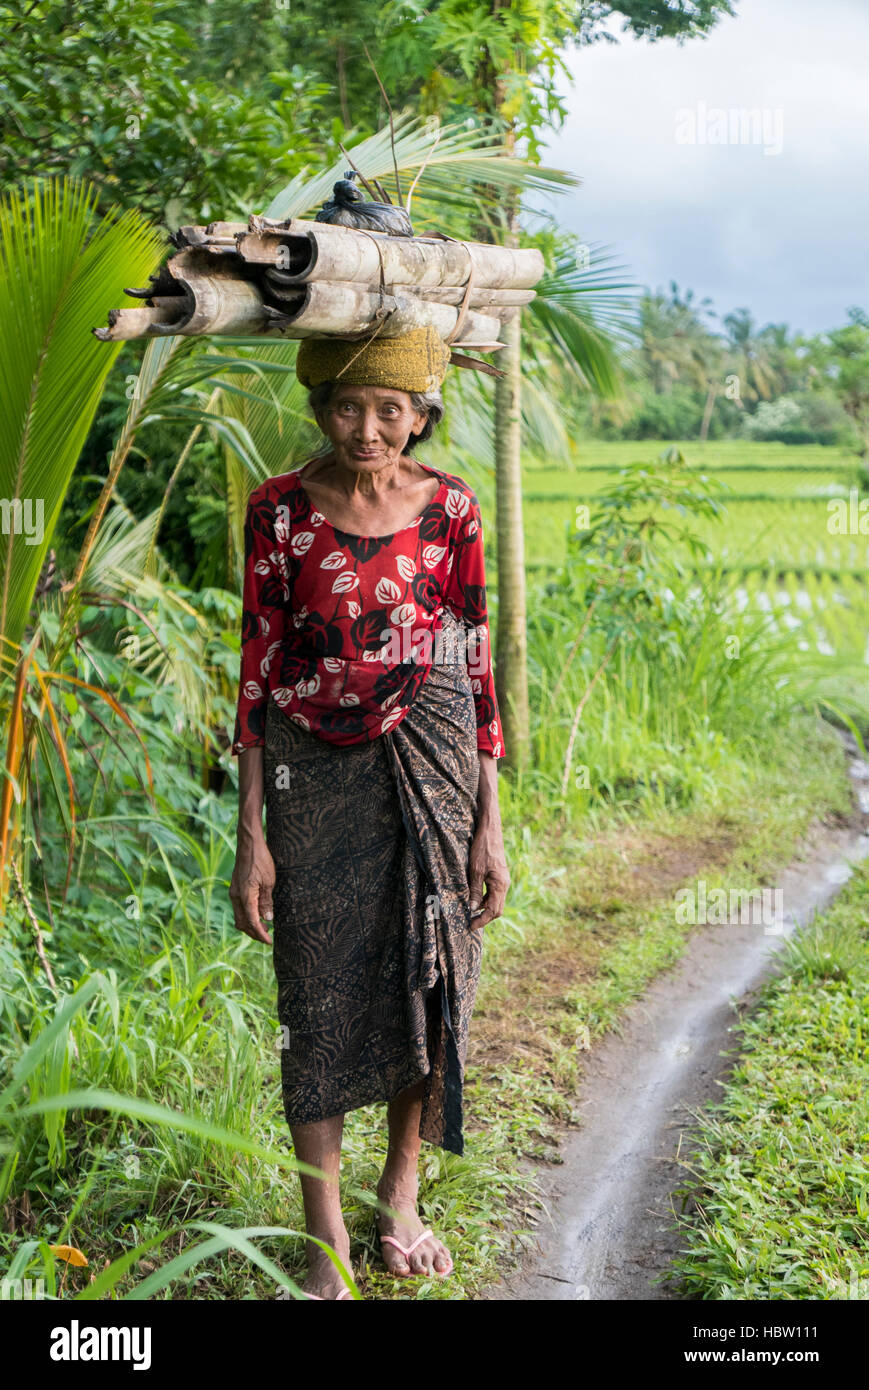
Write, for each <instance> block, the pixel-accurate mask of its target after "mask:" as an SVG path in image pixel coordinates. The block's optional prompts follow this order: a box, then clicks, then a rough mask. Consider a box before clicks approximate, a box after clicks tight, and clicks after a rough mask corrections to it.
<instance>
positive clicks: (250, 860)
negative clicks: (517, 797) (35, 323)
mask: <svg viewBox="0 0 869 1390" xmlns="http://www.w3.org/2000/svg"><path fill="white" fill-rule="evenodd" d="M448 359H449V349H448V348H446V347H445V345H444V344H443V343H442V342H441V340H440V339H439V338H438V336H437V335H436V334H435V333H434V332H433V331H431V330H428V329H419V330H416V331H414V332H413V333H410V334H408V335H406V336H405V337H403V338H400V339H384V340H380V339H374V340H372V341H370V342H369V343H367V344H366V345H365V346H364V347H363V348H361V349H360V347H359V344H358V343H349V342H344V341H338V340H335V339H321V340H313V339H311V340H306V341H305V342H303V343H302V345H301V347H300V350H299V354H298V363H297V372H298V375H299V379H300V381H301V382H302V384H303V385H305V386H307V387H309V388H310V390H311V404H312V408H313V410H314V413H315V416H316V419H317V422H318V424H319V425H320V428H321V429H322V431H323V433H324V435H325V436H326V438H327V439H328V443H329V447H328V451H327V452H324V453H321V454H319V455H317V456H316V457H315V458H313V459H311V460H310V461H309V462H308V463H306V464H305V465H304V466H303V467H302V468H299V469H298V470H296V471H294V472H288V473H284V474H281V475H280V476H279V477H276V478H269V479H268V480H267V481H266V482H265V483H262V484H260V485H259V486H258V487H257V488H255V489H254V491H253V492H252V493H251V496H250V501H249V504H248V510H247V517H246V522H245V578H244V601H243V628H242V658H241V679H240V690H239V701H238V717H237V722H236V729H235V737H234V741H233V745H232V751H233V753H235V754H238V758H239V797H240V813H239V827H238V853H237V858H236V864H235V869H234V873H233V877H232V884H231V887H230V896H231V898H232V902H233V909H234V912H235V921H236V926H237V927H238V928H239V930H240V931H243V932H246V933H247V934H248V935H249V936H251V937H253V938H254V940H256V941H262V942H264V943H265V944H266V945H272V944H273V951H274V967H275V974H276V976H277V985H278V1018H279V1021H280V1024H281V1028H282V1052H281V1080H282V1091H283V1102H284V1110H285V1114H286V1118H287V1122H288V1124H289V1126H290V1131H291V1134H292V1139H293V1145H294V1148H295V1153H296V1156H297V1158H298V1159H300V1160H301V1161H302V1162H303V1163H305V1164H310V1165H313V1166H314V1167H316V1168H317V1169H319V1170H321V1171H322V1172H323V1173H325V1174H326V1175H327V1177H326V1178H325V1179H323V1178H317V1177H313V1176H309V1175H302V1176H301V1184H302V1195H303V1200H304V1207H305V1220H306V1229H307V1232H308V1235H309V1236H312V1237H316V1238H317V1239H319V1240H321V1241H325V1242H327V1243H328V1244H329V1245H331V1246H332V1247H334V1248H335V1249H336V1250H337V1251H338V1253H339V1254H340V1256H341V1258H342V1259H343V1260H344V1262H345V1263H346V1264H347V1266H348V1268H349V1267H350V1266H349V1260H350V1246H349V1237H348V1233H347V1230H346V1228H345V1226H344V1221H343V1218H342V1214H341V1205H340V1197H339V1190H338V1175H339V1168H340V1156H341V1137H342V1129H343V1121H344V1114H345V1113H346V1111H348V1110H354V1109H356V1108H358V1107H359V1106H363V1105H368V1104H370V1103H372V1102H374V1101H386V1102H388V1105H387V1121H388V1127H389V1145H388V1154H387V1158H386V1163H385V1166H384V1169H383V1173H382V1175H381V1177H380V1181H379V1183H378V1186H377V1195H378V1198H379V1206H378V1210H379V1212H380V1215H379V1218H378V1219H379V1234H380V1240H381V1246H382V1253H383V1259H384V1262H385V1264H386V1266H387V1268H388V1269H389V1270H390V1271H391V1272H392V1273H393V1274H394V1275H397V1276H402V1275H403V1276H409V1275H412V1274H427V1275H432V1274H437V1275H446V1274H448V1273H449V1272H450V1270H451V1269H452V1261H451V1258H450V1255H449V1252H448V1250H447V1248H446V1246H445V1245H444V1244H443V1243H442V1242H441V1241H440V1240H439V1239H437V1237H436V1236H435V1235H434V1234H433V1233H432V1232H431V1231H430V1230H428V1229H424V1228H423V1223H422V1222H421V1220H420V1218H419V1215H418V1213H417V1209H416V1204H417V1185H418V1179H417V1162H418V1158H419V1151H420V1141H421V1140H422V1139H425V1140H427V1141H428V1142H430V1143H432V1144H436V1145H439V1146H441V1147H443V1148H445V1149H447V1150H450V1151H451V1152H453V1153H457V1154H461V1153H462V1151H463V1135H462V1088H463V1079H464V1068H465V1057H466V1052H467V1040H468V1024H469V1020H470V1016H471V1012H472V1009H473V1005H474V999H475V995H476V990H477V982H478V978H479V970H480V956H481V953H482V949H483V944H482V929H483V927H484V926H485V925H486V924H487V923H488V922H491V921H492V920H494V919H495V918H496V917H498V916H499V915H500V914H501V912H502V910H503V906H504V900H505V897H506V893H507V888H508V886H509V875H508V871H507V865H506V861H505V856H504V847H503V840H502V834H501V824H500V817H499V810H498V792H497V760H498V759H499V758H500V757H502V756H503V752H504V746H503V737H502V732H501V725H500V719H499V714H498V708H497V703H496V699H495V693H494V687H493V682H492V670H491V660H490V656H489V642H488V637H489V631H488V621H487V614H486V589H485V575H484V568H483V532H482V524H481V519H480V508H479V504H478V502H477V498H476V496H475V495H474V493H473V491H472V490H471V488H469V487H468V485H467V484H466V483H465V482H463V481H462V479H461V478H457V477H453V476H452V475H451V474H449V473H442V472H440V471H439V470H438V469H435V468H431V467H429V466H427V465H425V464H422V463H419V462H418V461H417V460H416V459H415V458H414V457H413V456H412V455H411V454H409V453H408V452H407V449H408V446H409V444H410V443H411V442H412V441H414V442H415V443H417V444H419V443H420V442H422V441H423V440H425V439H427V438H428V437H429V436H430V435H431V433H432V429H433V428H434V426H435V424H436V423H437V422H438V420H440V418H441V416H442V414H443V404H442V401H441V397H440V393H439V387H440V384H441V381H442V380H443V377H444V375H445V372H446V368H447V364H448ZM263 806H265V813H266V829H265V834H264V832H263V826H262V813H263ZM484 890H485V893H484ZM266 923H273V933H274V942H273V943H272V938H271V937H270V935H269V932H268V929H267V927H266V925H265V924H266ZM304 1289H305V1291H306V1292H307V1293H308V1295H309V1296H310V1297H312V1298H320V1299H324V1298H340V1297H342V1296H344V1297H346V1296H347V1294H348V1291H347V1290H346V1288H345V1287H344V1286H343V1283H342V1280H341V1278H340V1275H339V1274H338V1272H337V1271H336V1269H335V1266H334V1265H333V1264H332V1262H331V1260H330V1259H329V1257H328V1256H327V1255H326V1254H325V1253H324V1251H323V1250H322V1249H321V1248H320V1246H318V1245H317V1244H315V1242H314V1241H313V1240H310V1241H309V1242H308V1276H307V1280H306V1282H305V1285H304Z"/></svg>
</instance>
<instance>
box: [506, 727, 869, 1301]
mask: <svg viewBox="0 0 869 1390" xmlns="http://www.w3.org/2000/svg"><path fill="white" fill-rule="evenodd" d="M848 749H849V769H850V775H851V780H852V784H853V788H854V813H853V815H852V817H851V819H850V820H849V822H848V823H847V824H846V825H844V826H841V827H836V828H830V827H825V826H816V827H815V828H813V829H812V831H811V832H810V833H809V835H808V836H807V838H806V840H805V842H804V844H803V846H802V848H801V852H800V853H799V855H798V857H797V858H796V859H794V861H793V862H792V863H791V864H789V865H788V867H787V868H786V869H785V870H784V871H783V872H782V873H781V874H780V875H779V877H778V879H777V880H776V883H775V884H774V885H773V887H774V888H777V889H780V890H781V893H780V896H778V897H776V896H775V895H769V896H768V898H767V900H766V901H767V903H768V907H769V909H770V911H769V912H767V913H765V914H764V917H765V923H759V922H758V920H757V914H752V915H753V916H754V917H755V920H754V921H752V922H751V923H748V924H742V923H740V924H739V925H726V924H725V925H715V926H698V927H696V928H695V929H694V931H693V933H692V935H691V938H690V940H689V943H688V946H687V948H686V951H685V954H684V955H683V956H682V958H681V960H680V961H678V962H677V963H676V964H675V965H674V966H672V967H671V968H670V969H668V970H667V971H665V972H664V973H663V974H661V975H660V976H658V977H657V979H656V980H654V981H653V982H652V984H651V985H650V986H649V988H648V989H647V991H646V993H645V994H644V995H643V997H642V998H641V999H639V1000H637V1001H636V1002H635V1003H634V1004H633V1005H631V1006H630V1007H629V1009H628V1010H627V1011H626V1012H625V1014H624V1015H623V1017H622V1022H621V1031H620V1033H614V1032H612V1033H609V1034H607V1036H606V1037H605V1038H603V1039H602V1040H601V1042H600V1043H599V1044H597V1045H596V1046H595V1048H594V1050H593V1051H592V1052H591V1053H590V1054H589V1056H588V1059H587V1061H586V1063H585V1067H584V1071H583V1075H582V1078H581V1081H580V1085H579V1088H578V1091H577V1094H576V1096H575V1097H574V1109H575V1110H576V1111H577V1112H578V1114H579V1116H580V1122H579V1123H580V1128H578V1129H576V1130H571V1131H570V1132H569V1133H568V1134H567V1135H566V1136H565V1138H564V1139H563V1141H562V1146H561V1153H562V1156H563V1162H562V1163H559V1164H557V1165H553V1166H551V1167H547V1168H545V1169H543V1170H542V1171H538V1174H537V1176H538V1180H539V1182H540V1184H541V1187H542V1191H543V1200H544V1203H545V1210H544V1212H543V1214H542V1215H541V1217H540V1219H539V1223H538V1227H537V1230H536V1235H537V1249H536V1250H534V1249H532V1250H531V1251H529V1252H528V1253H527V1254H526V1255H525V1257H524V1259H523V1261H522V1263H521V1265H520V1266H519V1267H517V1268H516V1269H515V1270H513V1271H512V1272H511V1273H510V1274H508V1275H507V1276H505V1278H504V1279H503V1281H502V1282H501V1283H499V1284H497V1285H494V1286H492V1287H491V1288H489V1289H488V1290H486V1291H485V1292H484V1293H483V1294H482V1295H480V1297H482V1298H483V1299H488V1300H509V1301H511V1302H513V1301H537V1300H545V1301H550V1300H575V1299H591V1300H597V1299H607V1300H610V1299H619V1300H621V1299H624V1300H648V1299H654V1300H669V1301H672V1300H674V1299H678V1297H679V1295H678V1292H677V1291H675V1290H674V1287H673V1285H672V1284H669V1285H668V1283H666V1282H660V1276H661V1275H663V1273H664V1272H665V1270H666V1269H667V1268H668V1266H669V1264H670V1262H671V1260H672V1258H673V1257H674V1255H676V1254H677V1253H678V1251H679V1249H680V1248H681V1238H680V1233H679V1230H678V1229H677V1228H676V1225H675V1217H674V1208H675V1207H676V1206H677V1203H676V1202H675V1201H674V1199H673V1196H672V1194H673V1192H674V1189H675V1188H676V1187H677V1186H679V1185H680V1184H682V1183H684V1180H685V1178H686V1169H685V1167H684V1165H685V1162H686V1161H690V1156H691V1153H692V1143H693V1141H692V1131H693V1127H694V1119H693V1115H692V1112H696V1110H697V1109H698V1108H700V1107H702V1106H704V1105H706V1104H707V1103H708V1102H710V1101H715V1100H719V1099H720V1098H721V1084H720V1083H721V1081H722V1079H723V1078H724V1077H725V1076H726V1075H727V1073H728V1071H729V1070H730V1069H731V1068H732V1066H733V1063H734V1060H735V1057H736V1054H737V1052H738V1037H736V1036H734V1032H733V1029H734V1026H735V1025H736V1024H737V1023H738V1022H739V1020H740V1019H741V1018H743V1017H744V1016H745V1014H746V1012H747V1011H750V1009H751V1007H752V1004H753V1002H754V1001H755V999H756V997H757V993H758V989H759V987H760V986H761V984H762V983H763V982H764V981H765V980H767V979H768V978H769V977H770V976H771V975H772V974H774V973H775V971H776V957H777V955H778V953H779V951H780V950H781V948H782V945H783V943H784V942H785V941H786V940H787V939H788V937H790V936H792V935H793V934H794V933H795V932H798V931H799V930H800V928H802V927H803V926H805V925H806V923H808V922H809V921H811V919H812V917H813V916H814V915H815V914H816V913H818V912H821V911H823V910H824V909H825V908H826V907H827V906H828V905H829V903H830V902H831V901H832V899H833V898H834V897H835V895H836V893H837V892H838V891H839V889H840V888H841V887H842V885H843V884H844V883H845V882H846V881H847V879H848V878H849V877H850V874H851V866H852V865H853V864H854V863H856V862H858V861H859V860H860V859H863V858H865V857H866V856H867V855H869V763H867V762H865V761H863V760H862V759H861V758H860V757H859V756H858V754H857V748H856V744H854V743H853V741H852V740H850V739H849V740H848ZM774 904H778V906H779V907H780V909H781V915H780V916H779V918H778V920H773V905H774ZM698 915H699V914H698ZM710 915H712V914H710ZM737 915H738V914H737Z"/></svg>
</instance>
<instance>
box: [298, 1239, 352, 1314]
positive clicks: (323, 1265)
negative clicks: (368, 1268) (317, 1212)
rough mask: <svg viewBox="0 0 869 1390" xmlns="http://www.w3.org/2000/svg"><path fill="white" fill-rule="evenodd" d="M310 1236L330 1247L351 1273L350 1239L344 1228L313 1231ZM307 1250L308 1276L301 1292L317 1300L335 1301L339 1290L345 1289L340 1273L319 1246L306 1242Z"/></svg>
mask: <svg viewBox="0 0 869 1390" xmlns="http://www.w3.org/2000/svg"><path fill="white" fill-rule="evenodd" d="M312 1234H313V1235H315V1236H317V1237H318V1238H319V1239H320V1240H325V1241H326V1243H327V1244H328V1245H331V1246H332V1249H333V1250H334V1251H335V1252H336V1254H337V1255H339V1256H340V1257H341V1259H342V1260H343V1262H344V1264H345V1265H346V1266H347V1268H348V1270H350V1272H351V1273H352V1269H351V1266H350V1237H349V1235H348V1234H347V1228H346V1226H343V1225H342V1226H341V1228H340V1230H337V1231H314V1232H312ZM307 1248H308V1275H307V1278H306V1279H305V1282H304V1284H303V1285H302V1292H303V1293H310V1294H316V1295H317V1297H318V1298H325V1299H329V1298H332V1299H337V1297H338V1295H339V1294H340V1292H341V1290H342V1289H346V1287H347V1285H346V1283H345V1282H344V1280H343V1279H342V1277H341V1274H340V1272H339V1271H338V1270H337V1269H336V1268H335V1265H334V1264H333V1262H332V1261H331V1260H330V1258H329V1256H328V1255H327V1254H326V1251H325V1250H323V1249H321V1247H320V1246H319V1245H315V1244H314V1242H313V1241H308V1247H307Z"/></svg>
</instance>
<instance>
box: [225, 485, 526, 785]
mask: <svg viewBox="0 0 869 1390" xmlns="http://www.w3.org/2000/svg"><path fill="white" fill-rule="evenodd" d="M420 466H421V467H424V468H426V471H427V472H430V473H433V474H434V475H435V476H436V477H437V478H438V479H439V480H440V486H439V488H438V491H437V493H436V495H435V497H434V498H433V499H432V501H431V502H430V503H429V505H428V506H427V507H426V508H425V510H424V511H423V512H422V513H421V514H420V516H418V517H417V518H416V519H415V520H414V521H413V522H411V524H410V525H409V526H405V527H403V528H402V529H401V530H399V531H396V532H395V533H394V534H393V535H390V536H356V535H353V534H352V533H350V532H347V531H342V530H340V529H339V528H337V527H335V526H333V525H332V524H331V523H330V522H329V521H327V520H326V517H325V516H324V515H323V514H322V512H319V511H317V509H316V508H315V507H314V506H313V504H312V503H311V501H310V499H309V497H308V495H307V493H306V492H305V488H304V483H303V480H302V475H303V471H304V470H303V469H300V470H297V471H295V472H291V473H283V474H281V475H279V476H278V477H275V478H269V479H267V480H266V482H264V483H261V484H260V485H259V487H257V488H255V489H254V491H253V492H252V493H251V495H250V499H249V502H248V507H247V514H246V518H245V526H244V541H245V570H244V590H243V601H242V610H243V611H242V627H241V671H240V677H239V695H238V706H237V713H236V722H235V731H234V736H233V743H232V752H233V753H234V754H236V755H237V754H239V753H242V752H243V751H244V750H245V749H246V748H253V747H258V746H263V745H264V743H265V716H266V710H267V707H268V703H269V699H270V698H273V699H274V701H275V703H276V704H277V705H278V706H279V708H280V709H281V710H282V711H283V713H284V714H285V715H286V716H287V717H288V718H289V719H291V720H292V721H293V722H294V723H295V724H297V725H298V726H299V727H300V728H302V729H304V730H306V731H307V732H310V733H313V734H315V735H317V737H319V738H322V739H325V740H326V741H328V742H330V743H334V744H338V745H341V746H349V745H352V744H355V743H362V742H365V741H368V740H370V739H374V738H377V737H378V736H379V735H381V734H385V733H387V732H388V731H389V730H390V729H394V728H395V727H396V726H397V725H398V724H400V723H401V721H402V720H403V719H404V717H405V716H406V714H407V712H408V709H409V708H410V706H411V704H412V702H413V700H414V698H415V697H416V696H417V695H418V693H419V691H420V689H421V687H422V685H423V682H424V681H425V680H426V677H427V675H428V673H429V672H430V670H431V668H432V664H433V662H437V661H438V660H439V659H442V657H439V654H438V634H439V633H441V634H443V629H444V623H443V614H444V611H445V610H447V611H449V612H450V613H451V614H452V615H453V616H454V617H455V618H456V619H457V620H458V622H459V623H460V624H461V625H462V627H463V629H464V630H465V632H466V633H468V634H469V635H471V636H472V637H473V641H471V642H469V643H468V648H467V665H468V672H469V676H470V680H471V690H472V693H473V698H474V706H475V711H476V722H477V747H478V749H479V750H483V751H484V752H487V753H490V754H492V756H493V757H495V758H501V757H503V756H504V737H503V732H502V728H501V720H500V715H499V712H498V705H497V700H496V697H495V687H494V680H493V677H492V662H491V652H490V641H489V625H488V615H487V609H486V581H485V568H484V558H483V527H482V518H481V515H480V506H479V502H478V501H477V498H476V495H475V494H474V492H473V491H472V489H471V488H470V487H469V486H468V485H467V483H465V482H464V481H463V480H462V479H461V478H456V477H453V476H452V475H451V474H449V473H443V472H441V471H440V470H439V469H435V468H429V467H428V466H427V465H424V464H421V465H420Z"/></svg>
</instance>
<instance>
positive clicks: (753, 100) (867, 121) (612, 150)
mask: <svg viewBox="0 0 869 1390" xmlns="http://www.w3.org/2000/svg"><path fill="white" fill-rule="evenodd" d="M735 8H736V9H737V16H736V18H734V19H725V20H722V21H721V22H720V24H719V25H718V27H717V28H716V29H715V30H713V32H712V34H711V35H710V36H709V37H708V38H707V39H698V40H694V41H691V42H688V43H685V44H684V45H683V46H682V47H679V46H678V45H677V44H675V43H673V42H672V41H663V40H662V41H659V42H657V43H655V44H651V43H648V42H638V41H636V40H633V39H631V38H630V37H625V36H622V37H620V39H619V43H618V44H617V45H616V44H609V43H598V44H597V45H594V46H592V47H589V48H585V49H582V50H580V51H578V52H577V51H575V50H574V51H573V52H572V53H571V54H570V56H569V63H570V66H571V70H572V71H573V73H574V75H575V83H574V85H573V87H572V88H571V90H570V91H569V92H568V94H567V100H568V106H569V111H570V114H569V117H568V120H567V122H566V124H565V126H564V128H563V129H562V131H561V132H560V133H559V135H557V136H556V137H554V138H553V139H552V140H551V141H550V143H549V146H548V149H547V152H546V154H545V156H544V162H546V163H549V164H552V165H555V166H556V167H559V168H563V169H569V170H570V171H571V172H572V173H574V174H576V175H578V176H579V177H580V178H581V180H582V185H581V187H580V188H579V189H578V190H576V191H575V192H572V193H569V194H568V195H567V196H565V197H561V198H559V199H558V200H557V204H558V208H557V211H558V216H559V219H560V220H561V221H562V222H563V223H564V224H565V225H567V226H569V227H570V228H571V229H572V230H573V231H575V232H577V233H578V234H579V235H580V236H581V237H582V238H583V239H584V240H586V241H589V242H605V243H609V244H610V245H611V247H612V249H613V250H614V251H615V252H617V253H618V259H619V261H621V262H624V264H625V265H626V267H627V268H628V270H629V271H630V275H629V277H628V278H630V279H632V280H635V281H637V282H638V283H639V284H641V285H649V286H650V287H651V288H652V289H656V288H658V287H666V286H667V285H668V284H669V281H670V280H677V281H678V283H679V285H680V286H681V287H682V288H686V287H688V288H691V289H693V290H694V292H695V294H696V296H697V297H698V298H703V297H704V296H706V295H708V296H709V297H710V298H711V299H712V300H713V303H714V307H715V308H716V309H717V310H718V312H719V313H720V314H723V313H726V312H728V311H729V310H731V309H733V308H736V307H739V306H742V305H745V306H746V307H748V308H749V309H751V311H752V313H753V314H754V315H755V317H756V318H757V319H758V320H759V321H760V323H761V324H764V323H768V322H787V323H789V324H790V326H791V327H792V328H795V329H799V330H802V331H803V332H807V333H812V332H818V331H820V330H822V329H825V328H830V327H834V326H835V325H836V324H839V323H841V322H843V321H844V319H845V311H846V310H847V308H848V307H849V306H850V305H852V304H860V305H862V306H863V307H864V308H866V309H867V310H869V272H867V265H869V0H823V3H821V0H736V5H735ZM613 28H614V32H617V26H615V25H614V26H613ZM740 110H745V111H748V110H756V111H759V112H761V113H762V120H761V121H760V122H759V123H758V125H757V128H756V129H755V128H753V125H752V124H747V125H746V126H744V127H743V129H742V130H740V122H739V116H738V112H739V111H740ZM731 113H734V114H731ZM692 140H693V143H692ZM755 140H757V141H758V143H754V141H755ZM701 142H702V143H701ZM765 148H767V149H768V150H769V151H770V152H769V153H765V152H764V150H765Z"/></svg>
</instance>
